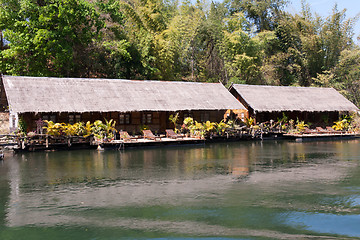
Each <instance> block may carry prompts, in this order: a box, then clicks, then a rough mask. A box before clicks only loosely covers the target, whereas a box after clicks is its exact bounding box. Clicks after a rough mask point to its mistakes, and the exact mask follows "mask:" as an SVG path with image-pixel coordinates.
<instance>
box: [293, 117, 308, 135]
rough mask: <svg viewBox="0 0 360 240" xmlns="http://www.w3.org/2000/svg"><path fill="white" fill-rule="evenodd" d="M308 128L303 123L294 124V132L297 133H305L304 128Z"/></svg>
mask: <svg viewBox="0 0 360 240" xmlns="http://www.w3.org/2000/svg"><path fill="white" fill-rule="evenodd" d="M307 127H309V125H308V124H306V123H305V122H304V121H299V120H297V123H296V130H297V131H298V132H304V131H305V128H307Z"/></svg>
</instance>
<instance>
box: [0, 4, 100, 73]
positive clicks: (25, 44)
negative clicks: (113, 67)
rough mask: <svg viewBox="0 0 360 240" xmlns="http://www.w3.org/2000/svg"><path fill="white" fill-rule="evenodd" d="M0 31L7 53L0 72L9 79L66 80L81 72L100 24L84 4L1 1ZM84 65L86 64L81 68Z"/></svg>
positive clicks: (95, 13) (95, 14) (97, 15)
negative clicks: (9, 75) (61, 78)
mask: <svg viewBox="0 0 360 240" xmlns="http://www.w3.org/2000/svg"><path fill="white" fill-rule="evenodd" d="M0 5H1V6H2V7H1V8H0V29H6V30H5V31H4V37H5V39H6V40H8V41H9V49H6V50H3V51H2V52H0V58H1V59H2V61H1V64H0V71H1V72H3V73H6V74H11V75H31V76H68V75H75V74H80V73H79V72H78V71H79V70H80V69H83V70H85V69H84V68H85V66H84V63H85V62H86V61H84V58H85V57H86V58H88V57H89V56H91V53H92V51H90V49H89V46H91V43H92V41H93V40H95V39H96V38H97V36H98V33H99V30H100V29H101V27H102V26H103V23H102V22H101V21H100V20H99V14H98V13H97V12H96V10H95V8H94V7H93V6H92V4H91V3H89V2H87V1H85V0H65V1H64V0H53V1H49V0H44V1H26V0H1V1H0ZM85 65H86V64H85Z"/></svg>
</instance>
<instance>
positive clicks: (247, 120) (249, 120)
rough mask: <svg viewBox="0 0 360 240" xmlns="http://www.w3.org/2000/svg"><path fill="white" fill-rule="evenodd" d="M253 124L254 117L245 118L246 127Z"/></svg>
mask: <svg viewBox="0 0 360 240" xmlns="http://www.w3.org/2000/svg"><path fill="white" fill-rule="evenodd" d="M254 124H255V118H252V117H249V118H245V125H246V126H247V127H251V126H253V125H254Z"/></svg>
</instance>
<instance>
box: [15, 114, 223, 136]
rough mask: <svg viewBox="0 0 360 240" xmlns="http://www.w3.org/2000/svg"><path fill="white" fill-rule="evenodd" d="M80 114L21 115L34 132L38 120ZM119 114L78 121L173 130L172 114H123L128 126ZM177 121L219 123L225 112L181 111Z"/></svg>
mask: <svg viewBox="0 0 360 240" xmlns="http://www.w3.org/2000/svg"><path fill="white" fill-rule="evenodd" d="M70 114H73V115H76V114H80V113H37V114H35V113H26V114H21V116H22V118H23V119H24V120H25V122H26V123H27V126H28V129H27V131H28V132H29V131H35V130H36V128H37V126H36V121H37V120H39V119H40V118H41V119H43V120H44V117H45V118H49V119H50V116H51V117H52V118H53V119H55V120H54V121H55V122H64V123H68V122H69V115H70ZM120 114H121V113H118V112H106V113H100V112H92V113H81V114H80V116H81V117H80V121H82V122H85V123H86V122H87V121H90V122H91V123H93V122H94V121H96V120H102V121H104V120H105V119H107V120H110V119H113V120H114V121H116V129H117V130H125V131H128V132H129V134H140V127H141V126H142V125H147V126H148V127H149V128H150V129H151V130H152V131H154V133H155V132H156V133H164V132H165V129H168V128H172V129H173V128H174V126H173V124H172V123H171V122H170V121H169V117H170V115H171V114H176V113H174V112H130V113H123V114H130V123H129V124H120ZM144 114H151V123H143V115H144ZM179 114H180V116H179V121H178V124H179V125H181V124H182V122H183V120H184V118H185V117H187V116H191V117H192V118H194V120H196V121H198V122H204V121H207V120H209V121H212V122H220V121H221V120H222V119H223V118H224V114H225V110H219V111H218V110H213V111H182V112H179Z"/></svg>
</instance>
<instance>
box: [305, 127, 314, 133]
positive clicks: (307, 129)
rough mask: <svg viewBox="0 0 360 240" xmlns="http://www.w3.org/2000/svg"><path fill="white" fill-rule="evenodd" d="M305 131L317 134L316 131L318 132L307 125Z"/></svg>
mask: <svg viewBox="0 0 360 240" xmlns="http://www.w3.org/2000/svg"><path fill="white" fill-rule="evenodd" d="M303 133H304V134H315V133H317V131H316V130H314V129H310V128H308V127H305V130H304V132H303Z"/></svg>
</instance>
